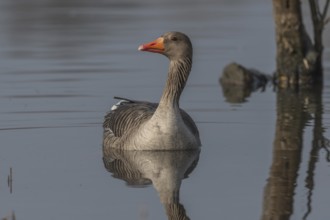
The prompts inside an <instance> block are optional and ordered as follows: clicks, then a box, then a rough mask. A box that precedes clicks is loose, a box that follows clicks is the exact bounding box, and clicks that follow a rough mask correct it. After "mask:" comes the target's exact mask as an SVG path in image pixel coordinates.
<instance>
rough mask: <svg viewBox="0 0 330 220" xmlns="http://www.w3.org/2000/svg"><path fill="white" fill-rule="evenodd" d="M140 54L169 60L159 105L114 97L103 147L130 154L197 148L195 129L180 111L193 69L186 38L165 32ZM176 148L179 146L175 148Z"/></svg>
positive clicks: (106, 117) (197, 133)
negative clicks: (151, 150)
mask: <svg viewBox="0 0 330 220" xmlns="http://www.w3.org/2000/svg"><path fill="white" fill-rule="evenodd" d="M139 50H143V51H149V52H155V53H161V54H163V55H165V56H167V57H168V58H169V59H170V65H169V72H168V78H167V81H166V85H165V88H164V91H163V94H162V97H161V99H160V102H159V104H158V103H150V102H144V101H136V100H130V99H127V98H119V97H115V98H117V99H120V100H121V101H120V102H119V103H117V104H116V105H114V106H113V107H112V109H111V111H110V112H109V113H108V114H107V115H106V116H105V120H104V123H103V127H104V140H103V147H104V148H117V149H132V150H133V149H134V150H150V149H154V150H164V149H191V148H196V147H199V146H200V139H199V132H198V129H197V126H196V125H195V123H194V121H193V119H192V118H191V117H190V116H189V115H188V113H186V112H185V111H184V110H182V109H180V108H179V99H180V96H181V93H182V91H183V89H184V87H185V84H186V81H187V79H188V76H189V73H190V70H191V66H192V45H191V42H190V40H189V38H188V37H187V36H186V35H184V34H182V33H179V32H168V33H166V34H164V35H162V36H161V37H160V38H158V39H156V40H155V41H153V42H151V43H149V44H145V45H141V46H140V47H139ZM148 143H150V145H153V146H148ZM176 144H178V145H180V146H177V147H176V146H174V145H176ZM164 145H168V146H164Z"/></svg>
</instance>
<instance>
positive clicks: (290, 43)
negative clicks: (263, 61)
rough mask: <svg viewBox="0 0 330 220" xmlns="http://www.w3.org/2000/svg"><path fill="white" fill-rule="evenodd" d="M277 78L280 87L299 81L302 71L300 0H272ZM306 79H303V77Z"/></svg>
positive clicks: (302, 42) (302, 46)
mask: <svg viewBox="0 0 330 220" xmlns="http://www.w3.org/2000/svg"><path fill="white" fill-rule="evenodd" d="M273 10H274V20H275V32H276V46H277V54H276V63H277V80H278V83H279V85H280V86H281V87H289V86H290V85H295V84H298V83H301V80H302V79H301V77H300V75H303V74H302V71H304V61H303V60H304V56H305V52H306V48H305V43H304V35H305V31H304V26H303V22H302V16H301V7H300V0H273ZM303 80H304V81H306V80H305V79H303Z"/></svg>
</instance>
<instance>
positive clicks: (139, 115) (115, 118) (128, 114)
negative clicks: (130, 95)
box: [103, 97, 157, 137]
mask: <svg viewBox="0 0 330 220" xmlns="http://www.w3.org/2000/svg"><path fill="white" fill-rule="evenodd" d="M115 98H117V97H115ZM120 99H121V101H120V102H118V103H117V104H115V105H114V106H112V108H111V111H110V112H109V113H108V114H107V115H106V116H105V119H104V123H103V128H104V129H110V130H111V131H112V133H113V134H114V135H115V136H116V137H121V136H122V135H123V134H124V133H125V132H126V131H127V130H130V129H134V128H138V127H139V126H140V125H141V124H142V123H144V122H145V121H147V120H148V119H150V118H151V116H152V115H153V113H154V112H155V110H156V108H157V104H154V103H149V102H141V101H135V100H130V99H126V98H120Z"/></svg>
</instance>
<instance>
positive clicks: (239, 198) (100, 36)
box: [0, 0, 330, 220]
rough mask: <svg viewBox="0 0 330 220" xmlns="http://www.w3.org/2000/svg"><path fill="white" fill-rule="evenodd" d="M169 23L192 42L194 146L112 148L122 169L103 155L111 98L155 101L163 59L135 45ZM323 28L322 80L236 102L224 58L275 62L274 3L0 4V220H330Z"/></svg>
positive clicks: (329, 45) (186, 96)
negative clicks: (225, 85)
mask: <svg viewBox="0 0 330 220" xmlns="http://www.w3.org/2000/svg"><path fill="white" fill-rule="evenodd" d="M305 19H306V20H307V19H308V16H306V18H305ZM170 30H178V31H182V32H184V33H186V34H188V35H189V36H190V38H191V39H192V42H193V45H194V66H193V70H192V73H191V76H190V78H189V81H188V84H187V87H186V89H185V90H184V92H183V95H182V99H181V107H182V108H184V109H185V110H186V111H187V112H189V113H190V115H191V116H192V117H193V118H194V119H195V121H196V122H197V126H198V128H199V130H200V133H201V139H202V144H203V146H202V148H201V151H200V152H195V153H191V154H187V155H186V154H182V155H181V153H180V154H175V155H173V154H171V153H166V154H165V153H164V154H160V155H158V154H157V153H155V154H152V153H149V154H143V153H136V154H137V155H130V154H128V155H120V154H118V155H116V156H115V158H117V159H118V161H119V162H120V160H125V161H126V166H129V167H131V170H130V169H129V168H127V167H125V166H124V165H125V164H120V163H119V164H113V162H114V161H112V160H109V161H107V160H106V159H105V160H104V161H103V158H102V157H103V156H102V132H103V130H102V122H103V117H104V115H105V113H106V112H107V111H108V110H109V108H110V107H111V105H112V104H114V103H115V101H114V100H113V99H112V97H113V96H116V95H117V96H122V97H128V98H133V99H140V100H149V101H155V102H156V101H157V100H158V99H159V97H160V95H161V91H162V87H163V85H164V82H165V80H166V72H167V65H168V61H167V59H166V58H164V57H162V56H160V55H157V54H150V53H142V52H139V51H138V50H137V47H138V46H139V45H140V44H141V43H145V42H149V41H150V40H153V39H155V38H156V37H158V36H159V35H161V34H162V33H164V32H166V31H170ZM329 30H330V29H329V28H328V29H326V32H325V35H324V39H325V54H324V68H325V83H324V85H325V86H324V88H323V90H320V91H306V92H301V93H295V92H290V91H277V92H276V91H274V89H273V88H272V87H271V86H269V87H267V88H265V90H264V91H257V92H254V93H252V94H251V95H250V96H249V97H246V98H245V101H244V102H236V103H231V102H229V101H228V97H227V98H226V97H225V96H224V93H223V90H222V88H221V86H220V85H219V82H218V79H219V77H220V75H221V73H222V70H223V68H224V67H225V66H226V65H227V64H229V63H230V62H233V61H235V62H238V63H241V64H243V65H245V66H247V67H253V68H256V69H259V70H261V71H264V72H266V73H272V72H273V71H274V69H275V43H274V42H275V40H274V24H273V20H272V6H271V3H269V2H266V1H263V0H252V1H248V2H247V1H244V0H239V1H227V0H220V1H213V0H203V1H198V0H193V1H180V2H178V1H173V0H170V1H168V0H166V1H165V0H159V1H151V0H142V1H129V0H124V1H113V0H107V1H106V0H94V1H88V0H83V1H78V0H67V1H56V0H28V1H26V0H4V1H1V2H0V66H1V70H0V106H1V108H0V144H1V146H0V204H1V205H0V218H7V219H80V220H83V219H167V218H168V217H167V216H171V215H175V214H178V213H181V215H187V216H189V217H190V219H274V218H272V216H273V217H274V216H277V217H278V216H282V218H281V219H313V220H314V219H330V212H329V210H328V209H329V208H328V207H329V204H330V190H329V189H328V188H329V185H330V172H329V170H330V158H329V153H328V152H329V145H330V143H329V140H328V139H327V138H330V132H329V128H330V111H329V109H330V95H329V94H330V86H329V85H330V62H329V60H330V41H329V39H330V32H329ZM283 140H285V141H288V143H289V144H291V145H290V146H292V148H290V147H289V149H287V148H285V147H283V149H282V148H281V146H282V145H281V144H283V145H285V144H287V143H284V142H285V141H283ZM132 158H135V159H138V160H139V161H144V160H145V161H149V162H150V163H152V164H153V165H154V170H146V169H140V168H139V163H138V162H136V161H135V160H134V159H132ZM282 166H283V167H284V170H283V169H282V170H281V167H282ZM133 168H135V169H133ZM120 169H122V170H120ZM125 169H128V170H126V171H127V172H131V173H127V172H126V174H125V172H124V171H125ZM132 169H133V170H132ZM159 170H164V173H165V176H161V177H163V179H161V178H158V179H156V178H154V176H152V173H153V172H159ZM109 171H111V172H109ZM123 173H124V174H123ZM281 173H282V174H283V175H280V174H281ZM130 174H131V176H130ZM125 175H126V176H125ZM132 175H133V177H134V178H132ZM134 175H135V176H134ZM141 176H142V177H141ZM138 177H139V178H138ZM123 179H124V180H123ZM172 179H173V181H174V182H175V184H173V186H172V185H171V183H168V182H171V180H172ZM162 181H164V182H162ZM162 184H163V185H166V186H169V187H168V188H171V187H172V188H173V189H175V190H174V191H175V193H173V192H174V191H171V190H172V189H168V188H167V189H166V190H167V191H166V190H165V191H164V189H163V188H162V187H161V186H159V185H162ZM180 185H181V187H180ZM170 186H171V187H170ZM168 201H176V203H177V202H178V201H179V204H174V205H173V204H169V203H170V202H168ZM176 212H177V213H176ZM182 213H183V214H182ZM178 215H179V214H178ZM173 219H176V218H174V217H173ZM278 219H279V217H278Z"/></svg>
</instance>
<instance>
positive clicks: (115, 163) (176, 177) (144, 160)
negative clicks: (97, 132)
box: [103, 149, 200, 220]
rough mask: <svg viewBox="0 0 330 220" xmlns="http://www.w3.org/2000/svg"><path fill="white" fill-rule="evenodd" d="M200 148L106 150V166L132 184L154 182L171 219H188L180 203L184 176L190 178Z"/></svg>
mask: <svg viewBox="0 0 330 220" xmlns="http://www.w3.org/2000/svg"><path fill="white" fill-rule="evenodd" d="M199 154H200V150H189V151H124V150H118V149H108V150H104V151H103V162H104V166H105V168H106V169H107V170H108V171H109V172H110V173H112V176H113V177H114V178H119V179H122V180H124V181H125V182H126V183H127V184H128V185H129V186H131V187H143V186H146V185H150V184H152V185H153V187H154V188H155V189H156V191H157V192H158V194H159V198H160V202H161V203H162V204H163V206H164V208H165V210H166V214H167V216H168V219H171V220H187V219H189V217H188V216H187V214H186V211H185V208H184V206H183V205H182V204H180V196H179V195H180V186H181V182H182V179H185V178H188V176H189V174H190V173H191V172H192V171H193V170H194V169H195V167H196V166H197V163H198V160H199Z"/></svg>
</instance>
